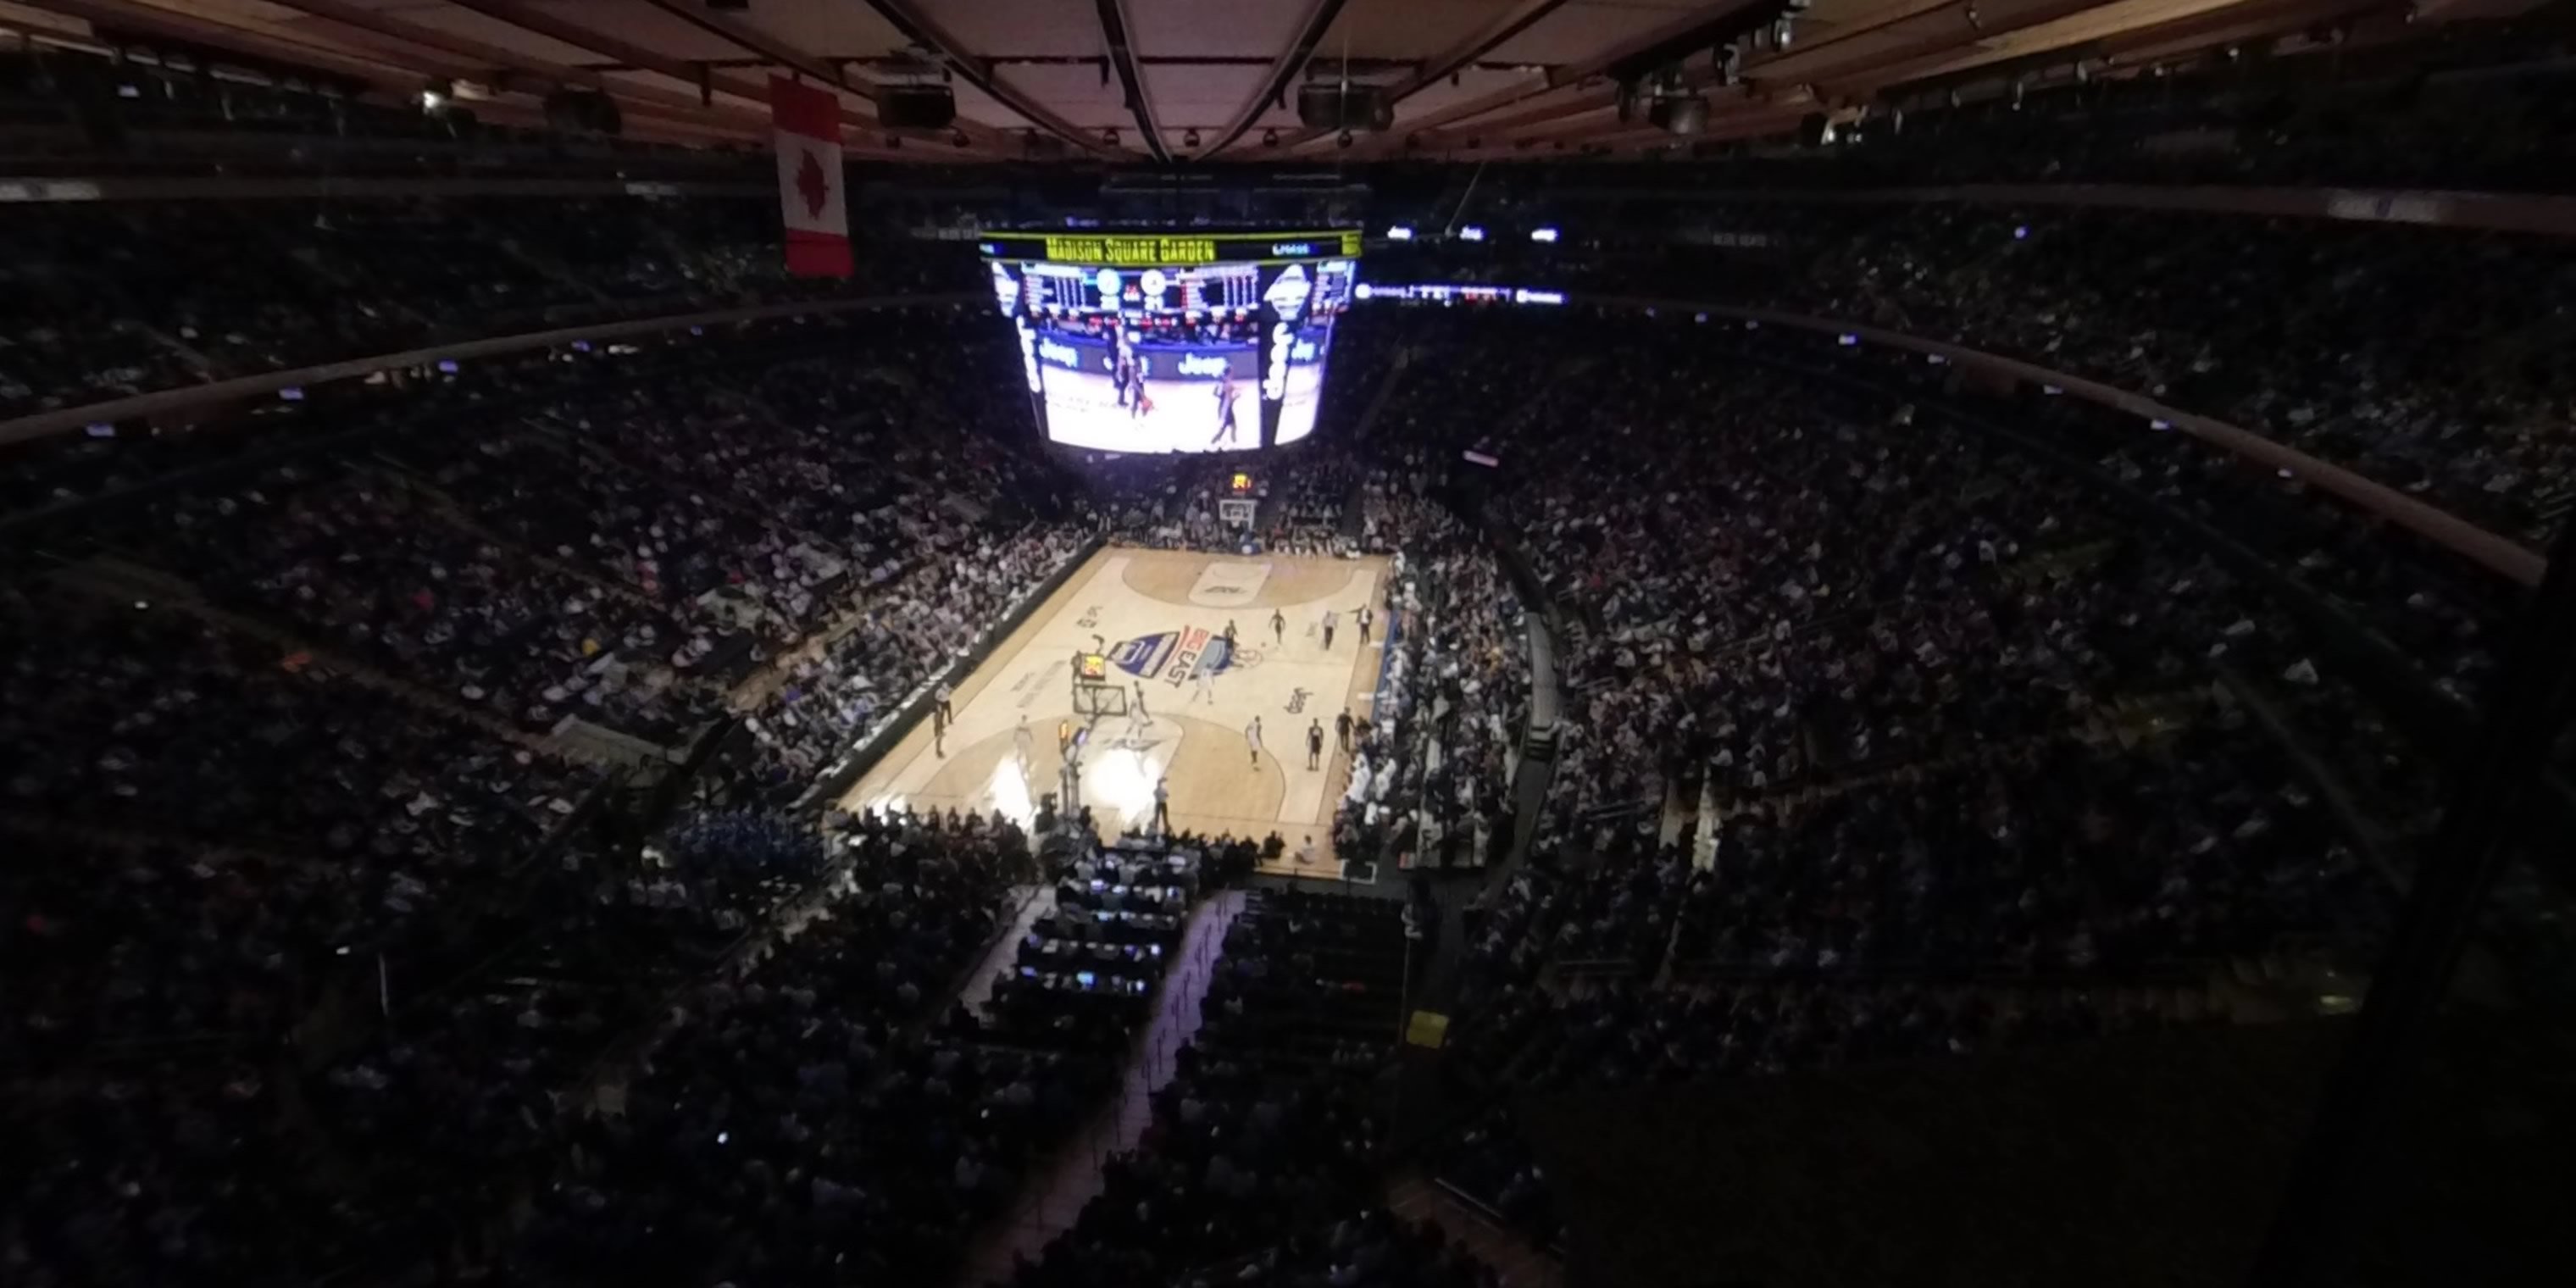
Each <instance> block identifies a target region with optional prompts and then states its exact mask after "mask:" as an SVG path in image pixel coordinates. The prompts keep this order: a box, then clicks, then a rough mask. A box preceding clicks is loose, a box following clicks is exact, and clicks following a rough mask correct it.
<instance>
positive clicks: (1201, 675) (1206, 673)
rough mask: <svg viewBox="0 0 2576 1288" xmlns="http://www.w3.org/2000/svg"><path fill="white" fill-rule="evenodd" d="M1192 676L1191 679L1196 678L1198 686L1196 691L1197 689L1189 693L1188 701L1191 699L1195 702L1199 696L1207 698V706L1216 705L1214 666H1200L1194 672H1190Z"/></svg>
mask: <svg viewBox="0 0 2576 1288" xmlns="http://www.w3.org/2000/svg"><path fill="white" fill-rule="evenodd" d="M1192 678H1193V679H1196V680H1197V681H1198V682H1199V687H1198V691H1197V692H1195V693H1192V694H1191V695H1190V701H1191V702H1192V703H1193V704H1195V703H1196V702H1197V701H1198V700H1199V699H1201V698H1205V699H1207V700H1208V705H1209V706H1215V705H1216V668H1214V667H1210V666H1202V667H1200V668H1199V669H1198V670H1197V671H1196V672H1194V673H1193V674H1192Z"/></svg>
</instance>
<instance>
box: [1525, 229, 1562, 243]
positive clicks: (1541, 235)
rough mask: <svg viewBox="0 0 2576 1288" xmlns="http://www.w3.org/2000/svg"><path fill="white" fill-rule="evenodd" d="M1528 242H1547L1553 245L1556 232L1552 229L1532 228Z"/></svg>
mask: <svg viewBox="0 0 2576 1288" xmlns="http://www.w3.org/2000/svg"><path fill="white" fill-rule="evenodd" d="M1530 240H1531V241H1534V242H1547V243H1550V244H1554V243H1555V241H1556V230H1555V229H1553V228H1533V229H1531V230H1530Z"/></svg>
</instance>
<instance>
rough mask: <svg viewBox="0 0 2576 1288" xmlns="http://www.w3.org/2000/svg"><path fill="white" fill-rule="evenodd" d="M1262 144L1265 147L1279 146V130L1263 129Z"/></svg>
mask: <svg viewBox="0 0 2576 1288" xmlns="http://www.w3.org/2000/svg"><path fill="white" fill-rule="evenodd" d="M1261 146H1263V147H1265V148H1275V147H1278V146H1279V131H1277V130H1263V131H1262V132H1261Z"/></svg>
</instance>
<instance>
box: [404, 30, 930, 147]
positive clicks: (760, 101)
mask: <svg viewBox="0 0 2576 1288" xmlns="http://www.w3.org/2000/svg"><path fill="white" fill-rule="evenodd" d="M449 2H450V3H452V4H455V5H457V6H458V7H460V8H464V9H471V10H473V11H474V12H476V13H479V14H481V15H483V16H484V17H486V18H490V19H493V20H495V21H497V22H505V23H508V24H509V25H511V26H513V27H517V28H519V29H520V30H522V31H533V32H535V33H537V34H538V35H540V36H544V37H546V38H547V39H549V40H554V41H559V42H561V43H563V44H567V45H570V46H572V47H573V48H575V49H587V50H589V51H590V52H592V53H594V54H599V55H602V56H605V57H609V58H614V59H617V60H619V61H621V62H624V63H628V64H630V65H632V66H635V67H638V68H641V69H643V70H645V71H649V72H656V73H659V74H661V75H663V76H667V77H670V78H671V79H673V80H676V81H678V82H680V83H681V84H683V85H697V86H701V87H702V88H703V89H704V90H705V91H706V93H707V94H708V95H710V96H713V95H716V94H724V95H729V96H731V97H733V98H737V99H741V100H743V101H745V102H748V103H753V104H757V105H758V106H759V108H760V110H761V111H762V112H763V113H766V112H767V111H768V108H769V86H768V84H767V83H766V82H763V81H756V80H749V79H746V78H744V77H740V76H731V75H726V74H723V73H720V72H715V71H711V70H709V69H707V68H704V67H700V66H696V65H693V64H691V63H688V62H685V61H683V60H681V59H677V58H672V57H670V56H668V55H665V54H661V53H657V52H655V51H653V50H650V49H646V48H644V47H643V46H641V45H637V44H634V43H633V42H631V41H627V40H623V39H620V38H618V37H616V36H612V35H609V34H607V33H605V32H601V31H594V30H592V29H590V28H588V27H585V26H582V25H580V24H579V23H574V22H568V21H565V20H564V19H563V18H561V17H559V16H557V15H556V14H555V13H553V12H552V11H549V10H545V9H538V8H534V7H532V6H530V5H528V4H525V3H522V2H521V0H449ZM841 122H842V124H844V125H855V126H857V127H858V128H859V130H860V131H861V133H860V134H859V135H858V136H857V137H855V138H850V139H844V140H843V141H842V153H843V154H844V155H848V156H867V157H871V158H884V157H890V156H891V155H892V153H893V150H892V149H891V148H888V147H886V146H885V145H883V144H882V143H880V142H879V141H878V139H877V137H876V135H877V131H878V130H880V129H881V128H882V127H880V126H879V125H878V124H877V121H876V118H875V117H873V116H870V115H868V114H866V113H864V112H860V111H857V110H855V109H853V108H851V107H850V105H849V104H848V103H846V102H845V103H843V104H841Z"/></svg>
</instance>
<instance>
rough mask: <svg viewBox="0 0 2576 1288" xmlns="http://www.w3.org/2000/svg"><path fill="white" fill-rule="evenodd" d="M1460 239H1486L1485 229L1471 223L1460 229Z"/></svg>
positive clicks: (1473, 240) (1478, 240)
mask: <svg viewBox="0 0 2576 1288" xmlns="http://www.w3.org/2000/svg"><path fill="white" fill-rule="evenodd" d="M1458 240H1460V241H1471V242H1480V241H1483V240H1485V230H1484V229H1483V228H1482V227H1480V226H1478V225H1476V224H1469V225H1467V226H1466V227H1464V228H1461V229H1459V230H1458Z"/></svg>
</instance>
